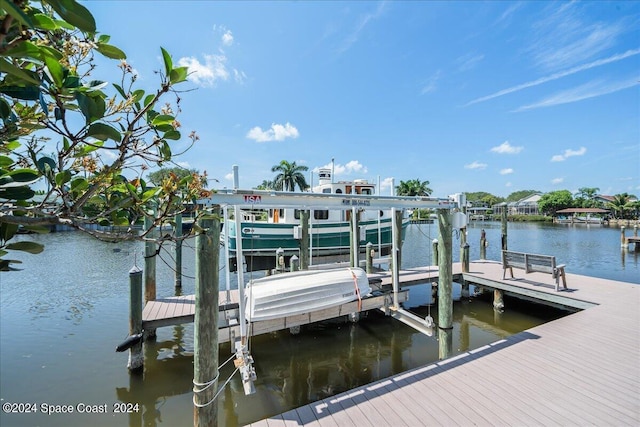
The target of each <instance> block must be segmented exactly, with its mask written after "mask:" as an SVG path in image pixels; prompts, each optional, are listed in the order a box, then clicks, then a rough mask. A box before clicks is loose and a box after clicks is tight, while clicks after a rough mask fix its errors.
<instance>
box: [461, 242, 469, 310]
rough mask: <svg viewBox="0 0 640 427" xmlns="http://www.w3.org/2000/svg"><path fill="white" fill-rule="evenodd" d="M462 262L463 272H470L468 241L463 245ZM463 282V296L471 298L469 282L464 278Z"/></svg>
mask: <svg viewBox="0 0 640 427" xmlns="http://www.w3.org/2000/svg"><path fill="white" fill-rule="evenodd" d="M461 264H462V272H463V273H468V272H469V243H466V242H465V244H464V246H463V247H462V260H461ZM461 284H462V291H461V296H462V298H469V282H467V281H466V280H464V279H462V283H461Z"/></svg>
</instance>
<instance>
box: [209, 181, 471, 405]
mask: <svg viewBox="0 0 640 427" xmlns="http://www.w3.org/2000/svg"><path fill="white" fill-rule="evenodd" d="M234 175H235V176H234V187H235V189H230V190H228V189H225V190H218V191H217V192H216V193H214V194H213V195H212V196H211V197H210V198H208V199H203V200H199V201H198V204H199V205H201V206H205V207H206V206H214V205H219V206H221V207H223V208H224V209H225V212H226V208H228V207H233V208H234V212H235V222H236V230H241V224H240V222H241V213H240V209H242V208H245V209H269V208H295V209H305V210H306V209H308V210H315V209H329V210H352V211H353V213H354V215H355V213H356V212H357V211H358V210H366V209H391V218H392V233H393V235H392V241H393V246H392V259H391V263H392V264H391V265H392V282H393V307H390V308H389V309H388V310H387V312H386V314H388V315H391V316H392V317H393V318H395V319H398V320H400V321H401V322H403V323H405V324H407V325H409V326H411V327H413V328H414V329H416V330H418V331H420V332H423V333H425V334H427V335H429V336H431V335H433V324H432V323H429V322H427V321H425V319H422V318H420V317H418V316H416V315H414V314H412V313H410V312H409V311H406V310H404V309H402V308H401V307H400V304H399V302H398V291H399V283H400V277H399V274H400V268H399V266H398V252H399V248H398V247H397V245H396V241H397V232H398V231H397V230H398V226H397V221H396V215H395V212H396V210H397V209H448V210H453V209H455V208H460V209H462V206H460V202H461V198H460V197H459V196H458V195H455V196H452V197H451V198H447V199H442V198H431V197H423V196H381V195H362V194H335V193H296V192H285V191H271V190H240V189H238V184H237V176H238V175H237V173H236V174H234ZM456 196H457V197H456ZM225 217H226V215H225ZM354 217H355V216H354ZM225 219H226V218H225ZM353 236H354V237H353V240H354V241H353V242H352V244H353V247H354V248H357V247H358V245H359V241H358V239H359V236H357V233H353ZM227 238H228V234H227ZM227 246H228V245H227ZM236 248H237V250H236V257H237V261H238V266H242V265H243V260H242V257H243V255H242V233H241V232H237V233H236ZM237 275H238V294H239V299H240V304H239V317H240V319H239V324H240V325H239V326H240V335H241V336H240V337H238V338H237V339H236V342H235V350H236V365H237V366H239V369H240V373H241V376H242V382H243V387H244V390H245V394H252V393H253V392H255V388H254V386H253V381H254V380H255V370H254V368H253V366H252V362H253V359H252V358H251V355H250V354H249V351H248V333H247V324H246V314H245V306H244V300H245V293H244V274H243V268H238V270H237Z"/></svg>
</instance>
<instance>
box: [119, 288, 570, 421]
mask: <svg viewBox="0 0 640 427" xmlns="http://www.w3.org/2000/svg"><path fill="white" fill-rule="evenodd" d="M420 288H425V289H427V286H418V287H415V288H414V289H420ZM419 294H420V292H416V295H419ZM423 294H427V292H424V293H423ZM428 294H429V295H430V293H428ZM429 302H430V301H429V300H427V301H425V305H420V306H416V307H414V308H413V309H412V311H414V312H415V313H416V314H419V315H421V316H426V315H427V314H428V313H430V314H431V316H433V317H434V319H437V310H436V309H435V307H431V308H429V307H428V304H429ZM431 302H432V301H431ZM513 304H521V303H518V302H515V301H513ZM535 312H536V315H535V316H531V315H524V314H521V313H520V314H519V313H517V312H508V313H498V314H496V312H495V311H494V310H493V308H492V307H491V303H490V301H489V300H487V301H484V300H482V299H478V300H472V301H461V302H459V303H456V304H455V309H454V328H453V329H451V330H450V331H439V333H437V334H435V336H434V337H427V336H425V335H422V334H420V333H418V332H416V331H414V330H413V329H411V328H409V327H407V326H405V325H403V324H402V323H400V322H397V321H395V320H393V319H391V318H387V317H385V316H384V315H383V314H382V313H377V312H372V313H370V314H369V316H367V317H366V318H365V319H362V320H361V321H360V322H359V323H357V324H352V323H339V322H335V321H332V322H324V323H318V324H314V325H309V326H307V327H306V328H304V329H303V331H302V332H301V333H300V334H298V335H291V334H290V333H289V331H280V332H275V333H271V334H267V335H262V336H257V337H253V338H252V341H251V351H252V354H253V356H254V359H255V367H256V371H257V375H258V380H257V382H256V389H257V393H256V394H255V395H251V396H245V395H244V393H243V388H242V384H241V382H240V380H239V377H238V376H237V375H235V376H234V377H233V379H232V380H231V382H230V383H229V386H227V389H226V390H225V391H224V392H223V393H221V395H220V398H219V402H218V404H219V408H218V414H219V423H220V425H225V426H235V425H244V424H247V423H250V422H253V421H256V420H259V419H262V418H265V417H269V416H273V415H276V414H279V413H282V412H285V411H287V410H289V409H293V408H296V407H299V406H302V405H304V404H307V403H310V402H315V401H318V400H322V399H324V398H327V397H330V396H333V395H335V394H338V393H341V392H343V391H347V390H350V389H353V388H355V387H358V386H361V385H365V384H368V383H371V382H373V381H375V380H378V379H381V378H385V377H388V376H390V375H394V374H397V373H400V372H403V371H406V370H408V369H411V368H414V367H417V366H421V365H423V364H426V363H430V362H434V361H437V360H438V359H443V358H447V357H451V356H455V355H457V354H459V353H462V352H465V351H468V350H471V349H474V348H478V347H481V346H483V345H486V344H489V343H492V342H495V341H496V340H498V339H500V338H503V337H506V336H509V335H512V334H513V333H517V332H519V331H522V330H524V329H527V328H530V327H532V326H535V325H537V324H541V323H544V322H546V321H550V320H553V319H555V318H558V317H561V316H562V315H565V314H566V312H563V311H559V310H554V309H548V308H538V309H536V310H535ZM184 328H185V327H184V326H175V327H172V328H165V329H167V330H169V329H171V330H172V331H173V333H172V335H173V337H172V338H173V339H165V340H162V341H161V340H159V341H158V342H156V343H147V347H146V348H147V353H146V356H147V359H146V365H145V372H144V376H143V377H133V376H132V377H131V378H130V383H129V385H128V387H117V388H116V394H117V397H118V400H120V401H122V402H132V401H135V402H139V403H140V404H141V406H142V407H143V410H142V411H141V413H140V414H133V415H132V416H130V419H129V424H130V426H141V425H145V426H153V425H172V422H173V421H172V420H173V419H174V417H176V415H177V414H176V413H175V412H174V410H173V409H171V407H173V406H175V404H176V403H177V402H176V399H177V400H179V401H180V402H183V403H180V405H179V407H180V409H179V410H178V411H179V413H181V414H182V416H183V422H185V421H186V423H187V424H188V423H189V422H190V421H187V419H189V420H190V418H189V417H191V416H192V411H190V401H191V388H192V383H191V378H192V376H193V353H192V351H193V349H192V342H189V339H190V338H189V336H188V335H187V337H186V338H187V340H185V334H184ZM230 355H231V349H230V347H229V345H228V344H225V345H222V346H221V347H220V361H219V362H220V363H221V364H222V363H223V362H224V361H225V360H226V359H227V358H228V357H229V356H230ZM232 371H233V367H232V366H231V367H230V366H229V365H227V366H226V367H225V368H224V369H222V371H221V373H220V379H219V384H222V383H223V382H224V381H225V380H226V379H227V378H228V377H229V375H231V373H232ZM168 402H170V403H171V404H169V403H168ZM141 409H142V408H141ZM167 423H168V424H167Z"/></svg>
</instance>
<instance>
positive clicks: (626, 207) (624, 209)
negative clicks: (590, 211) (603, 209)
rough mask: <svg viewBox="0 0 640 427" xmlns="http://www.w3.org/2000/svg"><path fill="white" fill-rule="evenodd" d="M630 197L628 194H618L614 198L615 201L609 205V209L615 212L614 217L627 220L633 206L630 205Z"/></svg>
mask: <svg viewBox="0 0 640 427" xmlns="http://www.w3.org/2000/svg"><path fill="white" fill-rule="evenodd" d="M629 199H630V197H629V194H627V193H622V194H616V195H614V196H613V201H611V202H609V203H608V204H607V207H608V208H609V209H611V210H612V211H613V212H614V216H615V217H616V218H618V219H625V218H626V216H627V213H629V214H630V213H631V211H632V206H631V203H630V200H629Z"/></svg>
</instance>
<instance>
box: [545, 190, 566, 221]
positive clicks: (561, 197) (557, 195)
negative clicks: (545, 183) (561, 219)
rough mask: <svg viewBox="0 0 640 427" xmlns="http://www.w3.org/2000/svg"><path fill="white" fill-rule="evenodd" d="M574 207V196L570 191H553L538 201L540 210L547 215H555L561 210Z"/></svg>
mask: <svg viewBox="0 0 640 427" xmlns="http://www.w3.org/2000/svg"><path fill="white" fill-rule="evenodd" d="M572 206H573V196H572V195H571V192H570V191H569V190H559V191H552V192H550V193H546V194H543V195H542V196H541V197H540V200H538V210H540V212H542V213H543V214H545V215H551V216H553V215H555V213H556V212H557V211H559V210H561V209H566V208H570V207H572Z"/></svg>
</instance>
